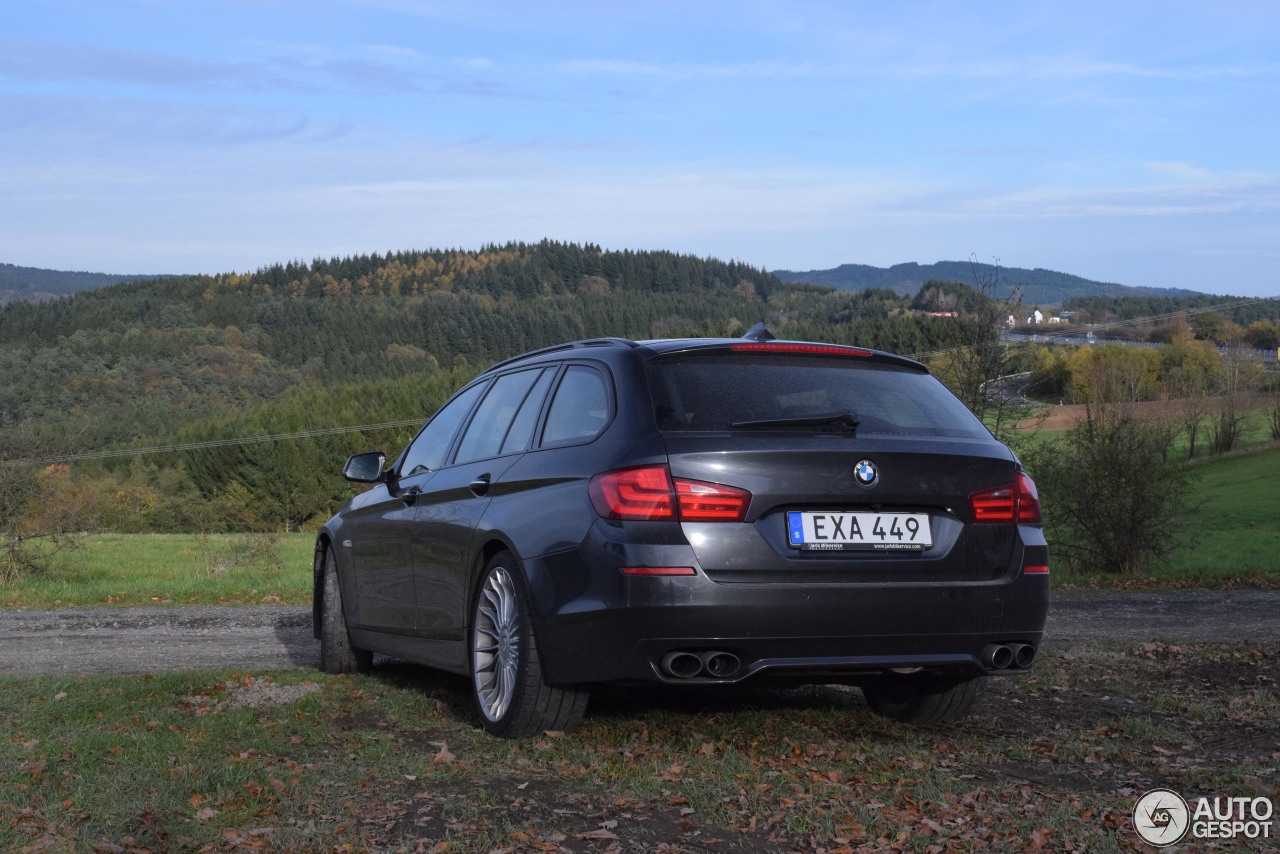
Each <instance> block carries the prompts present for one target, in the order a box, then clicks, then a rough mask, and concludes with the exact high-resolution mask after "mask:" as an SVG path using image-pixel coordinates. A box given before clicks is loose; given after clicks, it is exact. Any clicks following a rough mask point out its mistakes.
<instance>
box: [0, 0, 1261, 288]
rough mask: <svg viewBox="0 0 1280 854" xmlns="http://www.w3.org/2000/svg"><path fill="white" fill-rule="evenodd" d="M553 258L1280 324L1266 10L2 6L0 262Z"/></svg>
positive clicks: (141, 265) (227, 264) (342, 0)
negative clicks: (1002, 281) (1197, 302)
mask: <svg viewBox="0 0 1280 854" xmlns="http://www.w3.org/2000/svg"><path fill="white" fill-rule="evenodd" d="M543 237H550V238H553V239H557V240H566V241H573V242H591V243H598V244H601V245H603V246H605V247H606V248H612V249H621V248H631V249H671V250H675V251H679V252H688V253H692V254H695V255H699V256H712V257H718V258H724V259H730V258H736V259H740V260H742V261H745V262H748V263H751V264H754V265H757V266H762V267H766V268H769V269H779V268H788V269H800V270H807V269H822V268H828V267H834V266H836V265H838V264H842V263H864V264H875V265H878V266H887V265H890V264H895V263H900V262H905V261H918V262H921V263H929V262H933V261H939V260H963V259H967V258H969V257H971V256H973V257H976V258H977V259H978V260H981V261H990V260H992V259H999V260H1000V262H1001V263H1003V264H1004V265H1005V266H1017V267H1046V268H1049V269H1055V270H1061V271H1065V272H1070V273H1075V274H1077V275H1082V276H1086V277H1089V278H1094V279H1100V280H1104V281H1116V282H1122V283H1125V284H1133V285H1150V286H1170V287H1186V288H1193V289H1197V290H1206V291H1211V292H1217V293H1233V294H1246V295H1275V294H1280V3H1274V2H1261V0H1260V1H1259V2H1231V0H1218V2H1214V3H1208V2H1205V3H1181V2H1160V3H1140V2H1114V0H1112V2H1106V3H1092V2H1071V3H1060V4H1059V3H1027V2H1019V3H1004V2H983V3H965V2H938V3H925V2H920V3H913V2H902V3H885V2H803V0H799V2H750V0H746V1H745V2H743V0H738V2H695V0H684V2H680V3H665V2H657V0H649V2H645V3H629V4H624V3H600V2H594V3H587V2H564V3H554V4H550V3H532V2H525V3H514V2H512V3H505V2H494V3H481V2H467V3H463V2H453V3H433V2H413V0H306V2H291V0H242V2H232V0H227V1H226V2H200V0H187V1H186V2H167V0H136V2H128V0H81V2H68V1H67V0H12V2H9V3H7V4H6V8H5V14H4V16H3V24H0V261H4V262H8V263H12V264H20V265H24V266H38V267H50V268H56V269H75V270H94V271H105V272H114V273H133V272H174V273H194V272H204V273H214V272H225V271H232V270H235V271H247V270H253V269H257V268H258V267H260V266H263V265H267V264H271V263H274V262H277V261H287V260H290V259H304V260H307V259H311V258H313V257H317V256H324V257H329V256H334V255H348V254H353V253H365V252H384V251H387V250H401V249H416V248H428V247H455V246H457V247H464V248H477V247H480V246H482V245H484V244H487V243H503V242H506V241H508V240H526V241H536V240H540V239H542V238H543Z"/></svg>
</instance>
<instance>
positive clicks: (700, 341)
mask: <svg viewBox="0 0 1280 854" xmlns="http://www.w3.org/2000/svg"><path fill="white" fill-rule="evenodd" d="M731 347H732V348H734V349H738V350H748V349H749V350H755V351H763V352H775V353H787V354H796V355H823V354H824V353H826V354H831V355H858V356H864V357H866V358H867V359H868V360H870V361H873V362H878V363H881V364H891V365H896V366H898V367H903V368H910V369H914V370H917V371H925V372H927V371H928V368H926V367H925V366H924V365H922V364H921V363H919V362H917V361H915V360H914V359H909V358H907V357H906V356H899V355H896V354H894V353H887V352H884V351H882V350H870V349H867V348H864V347H851V346H848V345H843V344H830V343H824V342H818V341H785V340H781V339H777V338H774V337H773V335H772V334H770V333H769V331H768V330H767V329H764V326H763V324H757V325H756V326H755V327H752V329H751V331H749V332H748V333H747V334H746V335H745V336H743V337H742V338H654V339H647V340H643V341H633V340H631V339H630V338H584V339H582V340H580V341H568V342H565V343H563V344H555V345H552V346H550V347H541V348H539V349H537V350H530V351H529V352H527V353H521V354H520V355H519V356H513V357H511V358H510V359H504V360H503V361H501V362H497V363H496V364H493V365H490V366H489V368H487V369H486V370H484V371H483V372H481V376H484V375H486V374H490V373H493V372H494V371H498V370H501V369H502V368H506V367H510V366H513V365H517V364H520V363H522V362H526V361H529V362H534V361H543V359H542V358H540V357H552V356H556V355H561V354H564V355H569V354H573V355H578V353H577V352H575V351H588V350H591V351H595V352H596V353H599V352H601V351H602V350H604V351H607V350H614V351H616V352H621V351H628V352H634V353H636V354H637V355H639V356H640V357H641V358H643V359H646V360H647V359H650V358H654V357H657V356H665V355H668V354H671V353H679V352H693V351H698V350H727V349H729V348H731ZM582 355H585V353H582Z"/></svg>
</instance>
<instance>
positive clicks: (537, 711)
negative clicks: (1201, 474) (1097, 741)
mask: <svg viewBox="0 0 1280 854" xmlns="http://www.w3.org/2000/svg"><path fill="white" fill-rule="evenodd" d="M344 474H345V475H346V477H347V478H348V479H349V480H352V481H356V482H359V483H368V484H372V488H370V489H369V490H367V491H365V492H363V493H362V494H360V495H357V496H356V497H355V498H354V499H353V500H352V501H351V502H350V503H349V504H348V505H347V506H346V507H345V508H343V509H342V510H341V511H340V512H339V513H338V514H337V515H336V516H334V517H333V519H331V520H330V521H329V522H328V523H327V524H326V525H325V526H324V529H323V530H322V531H321V533H320V535H319V538H318V541H317V543H316V558H315V600H314V613H313V619H314V627H315V634H316V636H317V637H318V638H320V640H321V641H322V643H321V648H322V662H321V664H322V667H323V668H324V669H325V670H327V671H330V672H341V671H355V670H365V669H367V668H368V667H369V666H370V664H371V662H372V656H373V653H383V654H386V655H390V656H394V657H397V658H401V659H406V660H409V661H414V662H420V663H422V664H426V665H430V666H432V667H437V668H441V669H443V670H447V671H452V672H455V673H460V674H465V675H467V676H468V677H469V680H470V684H471V686H472V691H473V694H474V696H475V701H476V705H477V707H478V709H479V713H480V718H481V721H482V723H483V725H484V727H485V729H486V730H488V731H489V732H491V733H494V734H496V735H504V736H520V735H529V734H534V733H540V732H542V731H544V730H565V731H567V730H570V729H572V728H573V727H574V726H575V725H576V724H577V723H578V722H579V721H580V720H581V719H582V715H583V712H584V710H585V708H586V703H587V696H588V691H589V689H590V686H591V685H592V684H595V683H622V684H631V685H644V684H664V685H688V686H715V685H732V684H737V683H742V682H745V681H747V680H750V681H751V682H752V683H760V682H765V681H770V682H776V683H784V684H804V683H842V684H849V685H857V686H860V687H861V689H862V691H863V692H864V694H865V695H866V697H867V701H868V703H869V705H870V706H871V708H872V709H873V710H875V711H876V712H878V713H880V714H883V715H887V716H889V717H892V718H895V719H898V720H904V721H913V722H921V723H928V722H935V721H942V720H948V719H952V718H957V717H961V716H963V715H965V714H966V713H968V711H969V710H970V708H971V707H972V706H973V703H974V701H975V700H976V698H977V697H978V695H979V690H980V688H981V686H982V684H983V679H984V677H988V676H993V675H1001V674H1012V673H1020V672H1025V671H1026V670H1027V669H1028V668H1029V667H1030V666H1031V664H1032V662H1033V660H1034V659H1035V657H1036V651H1037V648H1038V646H1039V644H1040V641H1041V637H1042V633H1043V629H1044V623H1045V614H1046V611H1047V608H1048V599H1049V576H1048V571H1049V568H1048V562H1049V559H1048V550H1047V548H1046V545H1045V539H1044V536H1043V532H1042V530H1041V526H1040V505H1039V499H1038V497H1037V495H1036V488H1035V484H1033V483H1032V481H1031V479H1030V478H1029V477H1028V476H1027V475H1026V474H1025V473H1024V472H1023V471H1022V468H1021V465H1020V464H1019V462H1018V460H1017V458H1016V457H1015V456H1014V455H1013V453H1012V452H1011V451H1010V450H1009V449H1008V448H1006V447H1005V446H1004V445H1003V444H1001V443H1000V442H999V441H997V440H996V439H995V438H994V437H993V436H992V435H991V433H990V431H988V430H987V429H986V427H985V426H983V424H982V423H981V422H980V421H979V420H978V419H977V418H976V417H975V416H974V415H973V414H972V413H971V412H970V411H969V410H968V409H967V408H966V407H965V406H964V405H963V404H962V403H961V402H960V401H959V400H958V399H957V398H956V397H955V396H954V395H953V394H952V393H951V392H950V391H948V390H947V389H946V387H945V386H943V385H942V384H941V383H940V382H938V381H937V379H935V378H934V377H933V376H931V375H930V374H929V372H928V371H927V370H926V369H925V368H924V367H923V366H922V365H920V364H918V363H916V362H914V361H911V360H909V359H905V358H902V357H900V356H894V355H890V354H888V353H881V352H876V351H872V350H864V349H859V348H855V347H844V346H835V345H829V344H816V343H806V342H794V341H780V340H775V339H774V338H773V336H772V335H770V334H769V333H768V331H767V330H765V329H764V328H763V327H757V328H756V329H754V330H752V332H751V333H748V337H746V338H743V339H684V340H662V341H628V340H624V339H617V338H609V339H596V340H589V341H577V342H574V343H571V344H563V345H560V346H556V347H548V348H546V349H543V350H537V351H535V352H532V353H526V354H525V355H523V356H519V357H517V358H514V359H510V360H508V361H505V362H502V363H500V364H498V365H494V366H493V367H492V368H490V369H489V370H487V371H485V372H484V373H482V374H480V376H478V377H476V378H475V380H473V381H472V382H471V383H470V384H468V385H467V386H466V387H464V388H463V389H462V390H461V391H459V392H458V393H457V394H456V395H454V396H453V398H452V399H450V400H449V402H448V403H446V404H445V405H444V406H443V407H441V409H440V410H439V411H438V412H437V413H436V414H435V416H434V417H433V418H432V419H431V420H430V421H429V422H427V425H426V426H425V427H423V428H422V430H421V432H419V433H418V435H417V437H416V438H414V440H413V441H412V442H410V443H409V446H408V447H407V448H405V449H404V450H403V451H402V452H401V453H400V455H399V457H397V458H396V459H395V461H394V462H392V463H391V465H390V466H387V465H386V458H385V456H384V455H383V454H382V453H381V452H374V453H368V454H360V455H357V456H354V457H352V458H351V459H350V460H348V461H347V465H346V468H345V469H344Z"/></svg>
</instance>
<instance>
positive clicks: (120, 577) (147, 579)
mask: <svg viewBox="0 0 1280 854" xmlns="http://www.w3.org/2000/svg"><path fill="white" fill-rule="evenodd" d="M314 543H315V538H314V537H313V536H312V535H310V534H287V535H284V536H279V537H276V536H275V535H265V534H225V535H208V536H205V535H197V534H96V535H91V536H88V537H86V538H85V539H84V542H83V548H80V549H75V550H71V551H64V552H61V553H59V554H58V555H56V557H55V563H54V565H53V567H52V568H51V569H50V571H49V572H47V573H44V574H41V575H28V576H26V577H24V578H23V579H21V580H20V581H19V582H18V583H17V584H14V585H11V586H7V587H4V588H0V594H2V595H0V603H2V604H3V605H5V606H7V607H24V608H70V607H83V606H87V605H113V606H128V605H161V604H199V605H213V604H263V603H266V604H303V603H307V602H310V601H311V550H312V548H313V545H314Z"/></svg>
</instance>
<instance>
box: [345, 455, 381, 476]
mask: <svg viewBox="0 0 1280 854" xmlns="http://www.w3.org/2000/svg"><path fill="white" fill-rule="evenodd" d="M386 464H387V455H386V454H384V453H382V451H369V452H368V453H366V454H356V455H355V456H352V457H348V458H347V464H346V465H345V466H343V467H342V476H343V477H345V478H346V479H347V480H350V481H352V482H354V483H382V481H383V480H385V479H386V475H385V474H384V473H383V471H382V469H383V468H384V467H385V466H386Z"/></svg>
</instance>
